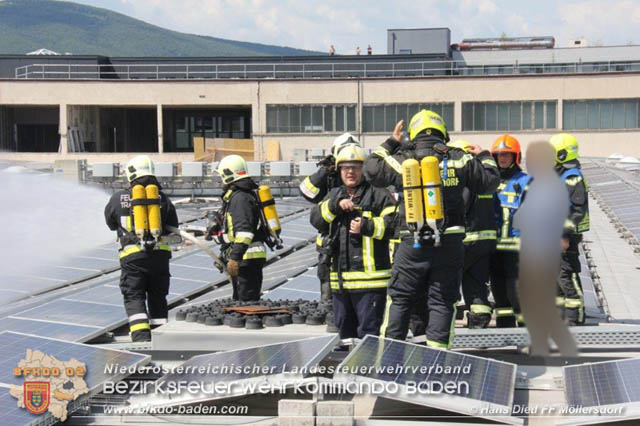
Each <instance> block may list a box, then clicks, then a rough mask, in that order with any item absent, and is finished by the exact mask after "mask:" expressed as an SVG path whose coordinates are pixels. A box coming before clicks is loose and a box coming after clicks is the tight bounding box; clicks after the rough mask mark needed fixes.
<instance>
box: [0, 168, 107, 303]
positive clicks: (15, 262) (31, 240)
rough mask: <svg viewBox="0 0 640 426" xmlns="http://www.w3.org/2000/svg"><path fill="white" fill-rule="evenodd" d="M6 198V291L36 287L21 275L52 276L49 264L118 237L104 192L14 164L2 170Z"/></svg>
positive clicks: (2, 267)
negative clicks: (109, 224) (23, 281)
mask: <svg viewBox="0 0 640 426" xmlns="http://www.w3.org/2000/svg"><path fill="white" fill-rule="evenodd" d="M0 200H1V203H0V226H2V230H1V231H0V235H2V244H1V245H0V290H3V289H4V290H7V289H11V290H20V291H27V292H30V291H33V289H30V288H23V287H20V284H19V282H20V281H19V279H16V278H15V277H16V275H41V276H46V269H44V268H42V267H43V266H44V265H46V264H59V265H60V264H63V263H65V262H68V258H69V257H70V256H72V255H75V254H81V253H83V252H86V251H87V250H88V249H91V248H95V247H97V246H99V245H101V244H105V243H108V242H110V241H114V239H115V237H114V234H113V233H112V232H111V231H109V229H108V228H107V227H106V225H105V222H104V215H103V211H104V206H105V205H106V203H107V201H108V200H109V195H108V194H107V193H105V192H103V191H100V190H97V189H93V188H89V187H86V186H83V185H80V184H77V183H74V182H71V181H67V180H65V179H63V178H60V177H56V176H52V175H51V174H43V173H32V172H29V171H27V170H26V169H25V168H23V167H17V166H13V167H8V168H5V169H3V170H0ZM67 264H68V263H67ZM43 274H44V275H43ZM58 278H59V277H58ZM49 282H50V283H51V284H55V283H56V282H55V281H49ZM43 287H44V286H43Z"/></svg>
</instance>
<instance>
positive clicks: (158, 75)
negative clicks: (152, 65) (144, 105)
mask: <svg viewBox="0 0 640 426" xmlns="http://www.w3.org/2000/svg"><path fill="white" fill-rule="evenodd" d="M156 80H160V65H159V64H156Z"/></svg>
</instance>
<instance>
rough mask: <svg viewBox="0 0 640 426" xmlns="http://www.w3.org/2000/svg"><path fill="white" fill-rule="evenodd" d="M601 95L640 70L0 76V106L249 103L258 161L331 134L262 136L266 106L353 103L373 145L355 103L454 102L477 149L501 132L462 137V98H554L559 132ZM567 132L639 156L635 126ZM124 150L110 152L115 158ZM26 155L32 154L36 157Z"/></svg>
mask: <svg viewBox="0 0 640 426" xmlns="http://www.w3.org/2000/svg"><path fill="white" fill-rule="evenodd" d="M608 98H640V73H625V74H594V75H551V76H549V75H542V76H512V77H511V76H510V77H458V78H415V79H409V78H406V79H379V80H374V79H366V80H358V79H344V80H296V81H284V80H277V81H206V82H202V81H175V82H164V81H148V82H138V81H136V82H134V81H111V82H107V81H85V82H68V81H15V80H12V81H6V80H5V81H0V106H2V105H9V106H11V105H16V106H17V105H22V106H25V105H29V106H36V105H51V104H53V103H54V102H57V103H60V104H61V105H63V106H64V105H69V106H74V107H77V106H142V105H144V106H149V107H153V108H158V106H160V107H161V108H162V107H167V108H168V107H180V106H186V107H191V106H192V107H197V106H219V107H225V106H226V107H229V106H237V105H251V108H252V137H253V138H254V141H255V145H256V156H257V158H263V156H264V152H265V146H266V141H267V140H271V139H275V140H278V141H279V142H280V145H281V152H282V156H283V159H285V160H288V159H291V158H292V155H293V150H294V149H296V148H307V149H310V148H314V147H328V146H330V144H331V142H332V140H333V138H335V137H336V136H337V135H338V134H337V133H322V134H310V133H304V134H267V133H266V106H267V105H268V104H355V105H357V109H358V114H357V118H356V125H357V129H358V130H357V131H356V132H355V133H356V134H359V135H360V137H361V138H362V140H363V141H364V142H365V146H367V147H374V146H376V145H377V144H378V143H380V142H382V141H383V140H384V139H385V138H386V136H387V135H385V134H371V133H368V134H365V135H361V134H360V133H359V129H361V120H362V116H361V111H362V105H364V104H376V103H412V102H454V104H455V120H454V121H455V125H454V127H453V128H452V129H451V132H452V137H453V138H458V137H464V138H465V139H468V140H470V141H472V142H479V143H481V145H483V146H489V145H490V143H491V142H492V141H493V140H494V139H495V138H496V137H497V136H499V135H500V134H501V133H502V132H465V134H464V135H462V134H461V132H460V130H461V127H462V119H461V117H462V103H463V102H482V101H515V100H522V101H533V100H556V101H557V103H558V105H557V119H556V121H557V124H558V128H559V129H561V128H562V101H563V100H565V99H566V100H569V99H608ZM63 108H65V107H63ZM71 110H72V111H71V112H70V114H68V115H69V116H68V117H62V116H61V117H60V120H61V123H62V122H63V121H66V122H73V121H74V120H75V115H74V114H75V113H74V112H73V111H74V109H73V108H72V109H71ZM80 110H81V111H82V110H83V109H80ZM85 110H86V109H85ZM86 111H89V110H86ZM512 133H513V134H514V135H515V136H516V137H517V138H518V139H520V140H521V142H523V144H525V145H526V143H527V142H528V141H532V140H539V139H546V138H548V136H549V135H550V132H549V131H548V130H540V131H534V130H527V131H515V132H512ZM574 133H575V134H576V136H578V138H579V141H580V148H581V153H582V154H583V155H592V156H608V155H609V154H611V153H612V152H622V153H624V154H627V155H634V156H640V146H639V145H638V141H640V129H631V130H605V131H574ZM63 137H66V135H64V136H63ZM102 155H104V160H101V161H111V160H107V157H109V158H111V154H102ZM128 155H129V154H121V155H118V154H115V158H118V157H123V156H128ZM168 155H171V154H168ZM3 156H5V155H4V154H3ZM33 156H34V158H37V154H33ZM163 161H164V160H163Z"/></svg>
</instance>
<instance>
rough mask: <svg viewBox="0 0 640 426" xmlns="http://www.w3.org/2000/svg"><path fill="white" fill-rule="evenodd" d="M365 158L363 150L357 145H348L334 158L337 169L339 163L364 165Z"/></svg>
mask: <svg viewBox="0 0 640 426" xmlns="http://www.w3.org/2000/svg"><path fill="white" fill-rule="evenodd" d="M365 158H366V154H365V152H364V149H362V148H361V147H360V146H359V145H356V144H350V145H347V146H345V147H344V148H342V149H341V150H340V152H338V156H337V157H336V167H337V168H339V167H340V163H355V162H358V163H364V160H365Z"/></svg>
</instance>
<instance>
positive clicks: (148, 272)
mask: <svg viewBox="0 0 640 426" xmlns="http://www.w3.org/2000/svg"><path fill="white" fill-rule="evenodd" d="M125 172H126V175H127V180H128V181H129V184H130V188H129V189H125V190H120V191H118V192H116V193H115V194H113V195H112V196H111V199H110V200H109V202H108V203H107V205H106V207H105V209H104V217H105V220H106V222H107V226H108V227H109V229H111V230H112V231H117V234H118V240H119V241H120V250H119V255H118V257H119V258H120V291H121V293H122V296H123V298H124V308H125V311H126V312H127V316H128V317H129V330H130V332H131V340H132V341H134V342H145V341H150V340H151V325H154V324H162V323H164V322H166V320H167V314H168V310H167V294H168V293H169V277H170V274H169V259H170V258H171V248H170V247H169V245H168V244H167V243H166V241H165V238H164V237H163V236H164V235H167V234H168V233H169V232H168V231H166V227H168V226H174V227H177V226H178V216H177V214H176V209H175V207H174V206H173V204H172V203H171V201H170V200H169V198H168V197H167V196H166V195H165V194H164V193H163V192H162V191H161V187H160V184H159V183H158V181H157V179H156V177H155V176H154V167H153V162H152V161H151V159H150V158H149V157H148V156H146V155H139V156H137V157H135V158H133V159H132V160H131V161H129V163H128V164H127V166H126V169H125ZM147 306H148V309H147Z"/></svg>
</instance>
